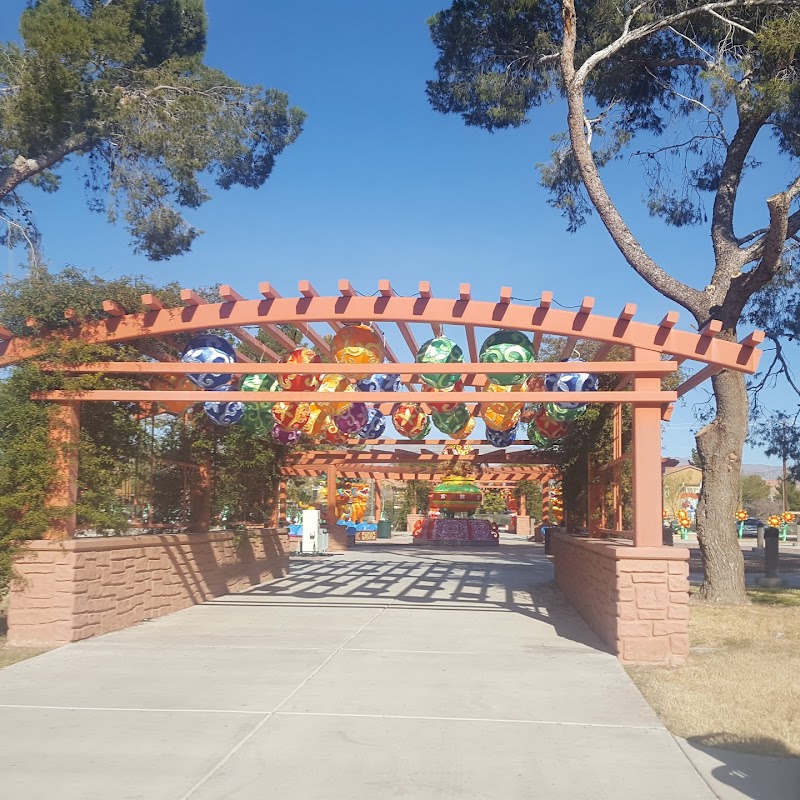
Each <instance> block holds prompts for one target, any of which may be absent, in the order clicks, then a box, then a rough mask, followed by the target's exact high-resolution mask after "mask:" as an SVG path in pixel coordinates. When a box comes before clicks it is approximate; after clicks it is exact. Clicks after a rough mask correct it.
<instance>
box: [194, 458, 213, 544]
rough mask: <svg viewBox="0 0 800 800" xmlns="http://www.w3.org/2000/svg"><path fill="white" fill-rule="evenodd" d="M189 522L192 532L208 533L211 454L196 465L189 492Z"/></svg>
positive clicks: (209, 523) (209, 521)
mask: <svg viewBox="0 0 800 800" xmlns="http://www.w3.org/2000/svg"><path fill="white" fill-rule="evenodd" d="M189 522H190V524H191V527H192V532H193V533H208V530H209V528H210V527H211V454H210V453H209V454H207V455H205V456H203V459H202V460H201V461H200V463H199V464H198V465H197V470H195V474H194V481H193V482H192V486H191V490H190V492H189Z"/></svg>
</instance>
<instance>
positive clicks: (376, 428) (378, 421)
mask: <svg viewBox="0 0 800 800" xmlns="http://www.w3.org/2000/svg"><path fill="white" fill-rule="evenodd" d="M385 430H386V417H385V416H384V415H383V414H381V412H380V411H378V409H377V408H371V409H370V410H369V412H368V416H367V422H366V424H365V425H364V427H363V428H362V429H361V430H360V431H359V432H358V436H359V438H361V439H380V438H381V436H383V433H384V431H385Z"/></svg>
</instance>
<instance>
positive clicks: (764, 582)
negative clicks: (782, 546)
mask: <svg viewBox="0 0 800 800" xmlns="http://www.w3.org/2000/svg"><path fill="white" fill-rule="evenodd" d="M779 536H780V531H779V530H778V529H777V528H767V529H766V530H765V531H764V577H763V578H759V579H758V585H759V586H765V587H767V588H769V589H778V588H780V587H781V586H784V585H785V584H784V582H783V581H782V580H781V578H780V576H779V575H778V554H779V552H780V551H779V549H778V538H779Z"/></svg>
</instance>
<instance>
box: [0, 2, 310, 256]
mask: <svg viewBox="0 0 800 800" xmlns="http://www.w3.org/2000/svg"><path fill="white" fill-rule="evenodd" d="M206 27H207V19H206V14H205V9H204V3H203V0H112V1H111V2H108V0H31V2H30V4H29V7H28V8H27V10H26V11H24V12H23V14H22V17H21V19H20V35H21V39H22V44H21V45H17V44H12V43H6V44H0V206H2V207H4V208H3V213H4V215H6V216H7V218H9V219H10V220H11V221H12V222H15V223H16V224H17V226H19V227H16V228H15V229H14V230H16V231H18V232H19V231H24V233H25V235H26V236H28V237H29V238H31V239H33V238H35V235H36V234H35V230H34V226H33V223H32V219H31V215H30V212H29V209H28V206H27V204H26V202H25V200H24V199H23V198H22V196H21V195H20V191H19V190H20V188H21V187H22V186H23V185H25V184H26V183H28V184H33V185H35V186H37V187H39V188H40V189H43V190H45V191H55V190H57V189H58V187H59V175H58V169H59V167H60V166H62V165H63V162H64V160H65V159H66V158H67V157H69V156H70V155H73V154H74V155H81V156H84V157H85V163H86V173H85V183H86V188H87V192H88V202H89V207H90V208H91V209H92V210H94V211H98V212H104V213H106V215H107V216H108V219H109V220H110V221H112V222H115V221H116V220H117V219H118V218H119V217H122V219H123V220H124V224H125V225H126V227H127V229H128V230H129V231H130V234H131V239H132V243H133V245H134V248H135V250H136V252H140V253H144V254H145V255H147V256H148V257H149V258H151V259H153V260H155V261H159V260H162V259H166V258H170V257H171V256H175V255H178V254H180V253H183V252H186V251H187V250H188V249H189V248H190V247H191V244H192V242H193V241H194V239H195V238H196V237H197V236H198V235H199V233H200V231H199V230H198V229H196V228H195V227H193V226H192V225H191V224H190V223H188V222H187V221H186V219H184V217H183V214H182V210H183V209H192V208H197V207H198V206H200V205H201V204H202V203H204V202H205V201H206V200H208V199H209V194H208V192H207V191H206V189H205V188H204V187H203V185H202V183H201V180H200V179H201V176H202V175H203V174H208V175H211V176H213V178H214V181H215V182H216V184H217V186H220V187H221V188H223V189H229V188H231V187H232V186H235V185H240V186H247V187H250V188H257V187H259V186H261V185H263V183H264V182H265V181H266V180H267V178H268V177H269V176H270V174H271V172H272V170H273V168H274V166H275V159H276V158H277V156H278V155H279V154H280V153H281V152H282V151H283V149H284V148H285V147H286V146H287V145H289V144H291V143H292V142H294V141H295V139H296V138H297V136H298V135H299V134H300V132H301V129H302V125H303V121H304V118H305V114H304V113H303V112H302V111H301V110H300V109H298V108H295V107H290V106H289V101H288V97H287V96H286V94H284V93H283V92H280V91H278V90H275V89H265V88H263V87H261V86H247V85H244V84H241V83H239V82H237V81H235V80H234V79H232V78H231V77H229V76H227V75H226V74H224V73H223V72H220V71H218V70H215V69H212V68H211V67H208V66H206V65H205V64H204V63H203V56H204V51H205V45H206ZM18 235H19V234H18Z"/></svg>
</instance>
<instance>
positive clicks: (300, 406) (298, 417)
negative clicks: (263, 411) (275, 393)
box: [272, 402, 311, 431]
mask: <svg viewBox="0 0 800 800" xmlns="http://www.w3.org/2000/svg"><path fill="white" fill-rule="evenodd" d="M272 416H273V417H274V418H275V424H276V425H277V426H278V427H279V428H283V430H285V431H299V430H300V429H301V428H302V427H303V425H305V424H306V422H308V418H309V417H310V416H311V407H310V406H309V404H308V403H283V402H280V403H275V405H274V406H272Z"/></svg>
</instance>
